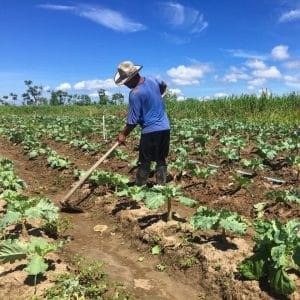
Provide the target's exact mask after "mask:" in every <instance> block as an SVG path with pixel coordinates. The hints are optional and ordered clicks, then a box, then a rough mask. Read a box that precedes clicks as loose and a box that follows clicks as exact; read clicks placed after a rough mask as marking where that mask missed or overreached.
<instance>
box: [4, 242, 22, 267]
mask: <svg viewBox="0 0 300 300" xmlns="http://www.w3.org/2000/svg"><path fill="white" fill-rule="evenodd" d="M26 253H27V245H26V244H24V243H21V242H20V241H18V240H5V241H2V242H1V243H0V262H1V263H6V262H10V263H13V262H15V261H16V260H20V259H24V258H26Z"/></svg>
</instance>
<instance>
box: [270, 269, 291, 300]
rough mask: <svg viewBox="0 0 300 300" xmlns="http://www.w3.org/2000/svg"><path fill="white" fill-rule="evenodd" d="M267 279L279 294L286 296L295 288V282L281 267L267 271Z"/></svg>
mask: <svg viewBox="0 0 300 300" xmlns="http://www.w3.org/2000/svg"><path fill="white" fill-rule="evenodd" d="M269 280H270V285H271V286H272V287H273V288H274V290H275V291H276V292H277V293H279V294H282V295H285V296H287V295H290V294H292V293H293V292H294V291H295V290H296V285H295V283H294V282H293V281H292V280H291V279H290V278H289V276H288V274H287V273H286V272H285V271H284V270H283V268H280V269H273V270H271V271H270V273H269Z"/></svg>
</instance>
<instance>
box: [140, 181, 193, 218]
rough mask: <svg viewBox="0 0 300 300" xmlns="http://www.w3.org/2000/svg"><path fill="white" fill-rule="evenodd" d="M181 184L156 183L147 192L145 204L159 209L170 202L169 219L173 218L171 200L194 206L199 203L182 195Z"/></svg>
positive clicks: (150, 207)
mask: <svg viewBox="0 0 300 300" xmlns="http://www.w3.org/2000/svg"><path fill="white" fill-rule="evenodd" d="M180 188H181V187H180V186H179V185H178V186H175V185H173V184H167V185H155V186H154V187H153V188H152V189H150V190H149V191H148V192H147V193H146V198H145V201H144V202H145V205H146V207H148V208H149V209H157V208H159V207H161V206H162V205H163V204H164V203H165V202H166V201H167V202H168V212H167V215H168V220H170V219H171V201H172V200H176V201H179V202H180V203H181V204H184V205H186V206H189V207H194V206H196V205H197V201H195V200H193V199H189V198H187V197H184V196H182V192H181V191H180Z"/></svg>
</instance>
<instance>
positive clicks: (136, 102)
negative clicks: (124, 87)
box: [127, 92, 141, 125]
mask: <svg viewBox="0 0 300 300" xmlns="http://www.w3.org/2000/svg"><path fill="white" fill-rule="evenodd" d="M140 117H141V101H140V99H139V97H137V96H136V95H135V94H134V93H132V92H130V94H129V106H128V117H127V124H129V125H136V124H138V121H139V119H140Z"/></svg>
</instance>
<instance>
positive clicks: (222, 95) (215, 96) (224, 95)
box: [214, 92, 229, 98]
mask: <svg viewBox="0 0 300 300" xmlns="http://www.w3.org/2000/svg"><path fill="white" fill-rule="evenodd" d="M228 96H229V95H228V94H227V93H223V92H220V93H215V94H214V98H225V97H228Z"/></svg>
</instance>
